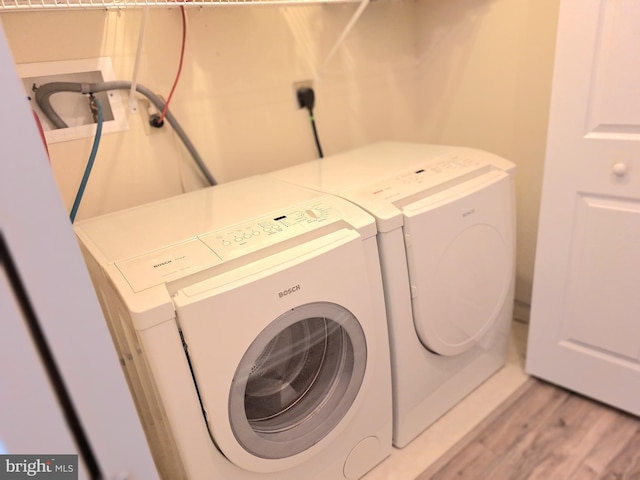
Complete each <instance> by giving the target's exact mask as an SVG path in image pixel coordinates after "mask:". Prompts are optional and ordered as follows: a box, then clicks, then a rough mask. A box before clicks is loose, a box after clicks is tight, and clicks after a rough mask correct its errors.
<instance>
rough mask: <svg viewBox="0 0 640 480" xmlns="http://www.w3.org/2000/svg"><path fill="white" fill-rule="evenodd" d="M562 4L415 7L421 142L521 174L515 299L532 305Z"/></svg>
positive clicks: (427, 1) (467, 2) (516, 0)
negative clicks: (474, 153)
mask: <svg viewBox="0 0 640 480" xmlns="http://www.w3.org/2000/svg"><path fill="white" fill-rule="evenodd" d="M558 9H559V0H543V1H540V0H448V1H444V2H443V1H441V0H419V3H418V13H417V22H418V25H419V28H418V48H419V51H420V55H421V56H420V71H421V72H420V94H421V97H420V105H421V125H420V138H421V140H423V141H426V142H432V143H444V144H460V145H466V146H470V147H476V148H481V149H484V150H488V151H491V152H493V153H496V154H498V155H501V156H503V157H505V158H507V159H509V160H511V161H513V162H514V163H515V164H516V165H517V167H518V170H517V187H516V197H517V199H516V201H517V221H518V228H517V238H518V240H517V273H516V275H517V284H516V298H517V299H518V300H519V301H520V302H523V303H525V304H529V303H530V301H531V286H532V282H533V263H534V256H535V244H536V237H537V225H538V213H539V204H540V190H541V186H542V167H543V160H544V155H545V148H546V132H547V118H548V114H549V101H550V94H551V76H552V67H553V54H554V51H555V32H556V26H557V20H558Z"/></svg>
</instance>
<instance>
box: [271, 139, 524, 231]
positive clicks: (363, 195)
mask: <svg viewBox="0 0 640 480" xmlns="http://www.w3.org/2000/svg"><path fill="white" fill-rule="evenodd" d="M513 168H514V165H513V164H512V163H511V162H508V161H507V160H505V159H503V158H501V157H498V156H496V155H493V154H490V153H488V152H485V151H482V150H477V149H472V148H464V147H455V146H446V145H427V144H416V143H402V142H379V143H374V144H371V145H367V146H365V147H362V148H358V149H355V150H351V151H348V152H344V153H341V154H337V155H333V156H328V157H324V158H323V159H319V160H314V161H311V162H306V163H303V164H300V165H296V166H294V167H290V168H286V169H283V170H278V171H276V172H272V173H271V175H272V176H274V177H276V178H279V179H282V180H285V181H287V182H291V183H293V184H297V185H302V186H305V187H309V188H316V189H318V190H319V191H324V192H330V193H333V194H336V195H339V196H341V197H343V198H346V199H348V200H350V201H352V202H354V203H355V204H357V205H359V206H361V207H362V208H364V209H365V210H367V211H368V212H369V213H371V214H372V215H373V216H374V217H375V218H376V220H377V227H378V231H379V232H386V231H390V230H393V229H395V228H399V227H401V226H402V223H403V221H402V210H403V208H404V207H405V206H406V205H408V204H410V203H411V202H413V201H415V200H417V199H419V198H423V197H425V196H428V195H432V194H434V193H437V192H441V191H443V190H446V189H450V190H451V193H452V194H456V193H458V192H460V191H463V190H464V186H462V187H461V185H463V184H464V183H465V182H467V181H468V180H470V179H473V178H477V177H479V176H482V175H485V174H490V173H491V172H492V171H496V170H500V171H510V170H512V169H513Z"/></svg>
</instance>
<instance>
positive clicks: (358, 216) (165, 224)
mask: <svg viewBox="0 0 640 480" xmlns="http://www.w3.org/2000/svg"><path fill="white" fill-rule="evenodd" d="M261 217H265V218H264V219H263V220H264V222H268V223H270V225H266V224H264V223H261ZM338 220H342V221H345V222H347V223H348V224H349V225H350V226H351V227H352V228H354V229H356V230H358V231H359V233H360V234H361V235H362V236H363V237H365V238H366V237H368V236H372V235H375V223H374V220H373V218H371V217H370V216H369V215H368V214H366V213H365V212H363V211H362V210H361V209H359V208H357V207H355V206H354V205H352V204H350V203H349V202H347V201H345V200H343V199H340V198H337V197H334V196H331V195H327V194H324V193H322V192H319V191H317V190H312V189H309V188H304V187H300V186H296V185H292V184H289V183H287V182H284V181H280V180H278V179H276V178H272V177H269V176H264V175H257V176H254V177H249V178H246V179H243V180H238V181H234V182H229V183H225V184H221V185H216V186H214V187H208V188H203V189H201V190H196V191H193V192H189V193H185V194H182V195H178V196H175V197H171V198H167V199H164V200H160V201H157V202H152V203H149V204H145V205H141V206H137V207H133V208H129V209H126V210H121V211H118V212H113V213H110V214H107V215H102V216H99V217H94V218H91V219H88V220H84V221H82V222H78V223H77V224H76V225H75V226H74V228H75V230H76V233H77V234H78V235H79V236H80V237H81V239H82V240H83V241H84V242H85V243H88V244H90V245H92V248H94V249H97V250H98V251H100V252H101V256H102V258H103V261H105V262H106V263H109V262H114V261H118V260H123V259H126V258H131V257H135V256H138V255H142V254H144V253H147V252H152V251H155V250H158V249H161V248H166V247H167V246H170V245H176V244H179V243H181V242H186V241H188V240H190V239H193V238H196V237H203V236H205V235H207V234H209V235H211V234H212V233H214V232H218V231H220V230H222V229H229V228H231V227H234V226H237V227H238V229H240V228H253V227H259V229H260V230H261V231H263V230H266V229H267V228H271V227H273V228H277V229H279V230H278V231H282V232H283V233H282V234H281V235H279V238H280V239H284V238H290V237H291V236H295V235H298V234H300V233H301V230H302V229H303V227H304V228H308V229H313V228H314V226H315V225H312V224H311V223H312V222H313V221H317V222H316V223H318V224H320V223H322V222H324V223H330V222H332V221H333V222H335V221H338ZM307 224H309V225H308V227H307ZM280 229H281V230H280ZM263 237H264V235H263Z"/></svg>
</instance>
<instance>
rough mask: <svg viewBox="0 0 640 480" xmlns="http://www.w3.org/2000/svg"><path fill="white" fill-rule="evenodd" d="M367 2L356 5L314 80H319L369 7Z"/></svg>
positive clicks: (364, 0) (368, 0)
mask: <svg viewBox="0 0 640 480" xmlns="http://www.w3.org/2000/svg"><path fill="white" fill-rule="evenodd" d="M369 2H370V0H362V1H361V2H360V5H358V8H357V9H356V11H355V12H354V14H353V15H352V16H351V19H350V20H349V22H348V23H347V25H346V27H345V28H344V30H343V31H342V34H341V35H340V36H339V37H338V40H337V41H336V43H335V44H334V45H333V48H332V49H331V50H330V51H329V55H327V57H326V58H325V60H324V62H323V63H322V64H321V65H320V68H318V70H316V80H318V79H320V76H321V75H322V73H323V71H324V69H325V68H326V66H327V65H328V64H329V62H330V61H331V60H332V59H333V57H334V56H335V54H336V52H337V51H338V49H339V48H340V46H341V45H342V43H343V42H344V39H345V38H347V35H349V32H350V31H351V29H352V28H353V27H354V25H355V24H356V23H357V21H358V20H359V19H360V16H361V15H362V13H363V12H364V9H365V8H367V5H369Z"/></svg>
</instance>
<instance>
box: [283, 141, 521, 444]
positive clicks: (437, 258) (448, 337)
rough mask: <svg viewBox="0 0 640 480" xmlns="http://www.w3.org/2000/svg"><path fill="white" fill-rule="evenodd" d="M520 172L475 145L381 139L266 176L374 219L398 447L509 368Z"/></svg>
mask: <svg viewBox="0 0 640 480" xmlns="http://www.w3.org/2000/svg"><path fill="white" fill-rule="evenodd" d="M514 170H515V169H514V165H513V164H512V163H510V162H508V161H507V160H505V159H503V158H500V157H498V156H496V155H492V154H490V153H487V152H484V151H479V150H474V149H470V148H461V147H451V146H442V145H423V144H412V143H402V142H381V143H375V144H372V145H368V146H365V147H362V148H358V149H355V150H352V151H349V152H345V153H342V154H338V155H334V156H330V157H325V158H323V159H320V160H316V161H311V162H306V163H303V164H300V165H296V166H294V167H290V168H286V169H283V170H279V171H276V172H272V173H271V175H272V176H274V177H277V178H279V179H283V180H286V181H289V182H291V183H295V184H298V185H304V186H307V187H310V188H316V189H318V190H321V191H325V192H330V193H333V194H336V195H339V196H341V197H343V198H345V199H348V200H350V201H352V202H353V203H354V204H356V205H358V206H360V207H362V208H364V209H365V210H366V211H368V212H369V213H371V214H372V215H373V216H374V217H375V218H376V223H377V228H378V248H379V252H380V261H381V267H382V273H383V282H384V289H385V299H386V306H387V317H388V321H389V331H390V335H391V337H390V343H391V360H392V379H393V395H394V397H393V398H394V402H393V408H394V433H393V442H394V445H396V446H397V447H404V446H406V445H407V443H409V441H411V440H412V439H413V438H415V437H416V436H417V435H418V434H420V433H421V432H422V431H424V430H425V429H426V428H427V427H429V426H430V425H431V424H432V423H433V422H434V421H435V420H437V419H438V418H439V417H440V416H442V415H443V414H444V413H445V412H447V411H448V410H449V409H450V408H452V407H453V406H454V405H456V404H457V403H458V402H459V401H460V400H462V399H463V398H464V397H465V396H466V395H468V394H469V393H470V392H471V391H472V390H474V389H475V388H476V387H478V386H479V385H480V384H481V383H483V382H484V381H485V380H486V379H487V378H489V377H490V376H491V375H492V374H493V373H495V372H496V371H497V370H498V369H499V368H500V367H501V366H503V365H504V363H505V360H506V353H507V343H508V336H509V331H510V327H511V320H512V313H513V297H514V276H515V269H514V263H515V207H514V203H515V199H514V179H513V173H514Z"/></svg>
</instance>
